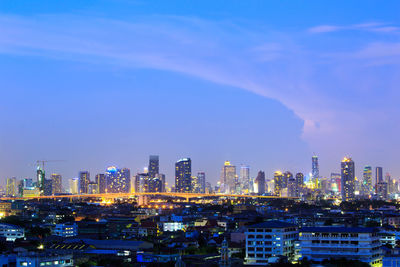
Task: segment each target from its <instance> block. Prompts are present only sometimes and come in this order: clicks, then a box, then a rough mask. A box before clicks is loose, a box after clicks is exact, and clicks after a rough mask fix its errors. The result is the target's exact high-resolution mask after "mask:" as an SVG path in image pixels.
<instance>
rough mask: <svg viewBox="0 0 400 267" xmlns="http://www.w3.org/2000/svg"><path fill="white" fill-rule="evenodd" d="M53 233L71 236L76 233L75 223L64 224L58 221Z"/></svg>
mask: <svg viewBox="0 0 400 267" xmlns="http://www.w3.org/2000/svg"><path fill="white" fill-rule="evenodd" d="M53 235H57V236H62V237H72V236H77V235H78V226H77V225H76V223H72V224H66V223H59V224H56V226H55V227H54V229H53Z"/></svg>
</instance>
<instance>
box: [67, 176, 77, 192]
mask: <svg viewBox="0 0 400 267" xmlns="http://www.w3.org/2000/svg"><path fill="white" fill-rule="evenodd" d="M69 188H70V189H69V190H70V193H71V194H73V195H77V194H79V178H72V179H70V180H69Z"/></svg>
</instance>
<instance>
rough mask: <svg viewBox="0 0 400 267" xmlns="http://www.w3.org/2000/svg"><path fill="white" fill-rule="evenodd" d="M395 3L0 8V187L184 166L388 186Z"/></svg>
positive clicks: (398, 170)
mask: <svg viewBox="0 0 400 267" xmlns="http://www.w3.org/2000/svg"><path fill="white" fill-rule="evenodd" d="M399 7H400V3H398V1H385V2H382V1H362V2H360V1H335V2H330V3H328V2H322V1H307V2H305V1H231V2H230V3H229V5H227V3H226V1H123V0H120V1H57V2H55V1H40V2H39V3H38V2H36V3H35V5H32V3H31V1H1V2H0V90H1V93H2V94H1V95H2V97H1V99H0V123H1V125H2V130H1V131H0V149H1V151H2V152H3V153H1V154H0V177H2V178H3V179H4V178H6V177H10V176H17V177H18V178H23V177H32V176H34V173H33V167H32V166H30V164H32V163H34V162H35V160H37V159H43V158H45V159H65V160H66V161H65V162H63V163H54V164H53V165H49V166H48V171H49V172H59V173H61V174H62V175H63V177H64V178H65V179H68V178H72V177H75V176H77V173H78V171H80V170H89V171H91V173H92V176H94V175H95V173H97V172H101V171H104V169H105V168H106V167H107V166H108V165H111V164H115V165H117V166H120V167H129V168H131V169H132V172H133V173H135V172H137V171H140V170H141V169H142V168H143V167H144V166H145V165H146V164H147V161H148V155H150V154H159V155H160V160H161V170H162V171H163V172H165V173H166V174H167V176H168V180H170V181H172V178H173V164H174V161H176V160H177V159H178V158H180V157H191V158H192V161H193V171H194V172H196V171H198V170H204V171H206V173H207V176H208V178H209V180H211V182H213V183H215V182H216V181H217V179H218V177H219V171H220V167H221V166H222V164H223V161H224V160H231V161H232V162H233V163H234V164H236V165H240V164H247V165H250V166H251V168H252V175H253V176H255V175H256V172H257V171H258V170H264V171H266V174H267V177H271V176H272V173H273V171H274V170H277V169H281V170H290V171H292V172H297V171H302V172H309V171H310V168H311V155H312V153H316V154H318V155H319V156H320V166H321V174H323V175H324V176H327V175H329V174H330V173H331V172H337V171H339V166H340V165H339V162H340V160H341V158H342V157H343V156H345V155H349V156H351V157H353V159H354V160H355V162H356V167H357V169H358V176H360V170H361V168H362V167H363V165H365V164H370V165H372V166H377V165H379V166H383V167H384V171H385V172H386V171H388V172H390V173H392V175H393V176H394V177H396V178H397V177H398V176H399V175H400V167H398V164H397V151H398V150H399V149H400V144H399V141H398V135H399V130H400V129H399V115H400V110H399V105H398V103H397V102H398V98H399V92H398V91H399V90H398V87H399V84H400V83H399V82H400V75H399V62H400V28H399V27H400V25H399V24H400V23H399V18H398V14H397V11H398V10H399Z"/></svg>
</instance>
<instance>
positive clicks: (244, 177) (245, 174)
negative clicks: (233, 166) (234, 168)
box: [239, 166, 251, 193]
mask: <svg viewBox="0 0 400 267" xmlns="http://www.w3.org/2000/svg"><path fill="white" fill-rule="evenodd" d="M239 180H240V183H241V184H242V185H243V191H244V192H245V193H249V191H250V188H251V186H250V167H249V166H241V167H240V178H239Z"/></svg>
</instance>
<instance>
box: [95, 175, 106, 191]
mask: <svg viewBox="0 0 400 267" xmlns="http://www.w3.org/2000/svg"><path fill="white" fill-rule="evenodd" d="M95 179H96V180H95V181H96V184H97V186H98V191H99V193H100V194H104V193H106V191H107V190H106V189H107V182H106V176H105V175H104V173H99V174H96V178H95Z"/></svg>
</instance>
